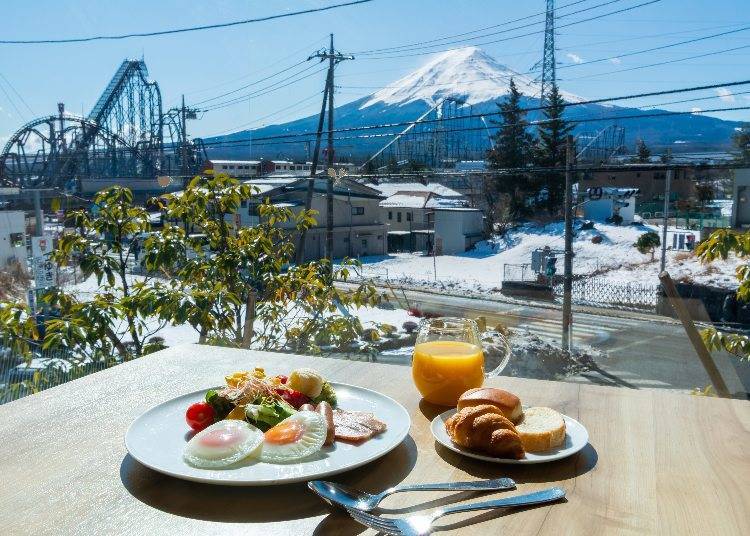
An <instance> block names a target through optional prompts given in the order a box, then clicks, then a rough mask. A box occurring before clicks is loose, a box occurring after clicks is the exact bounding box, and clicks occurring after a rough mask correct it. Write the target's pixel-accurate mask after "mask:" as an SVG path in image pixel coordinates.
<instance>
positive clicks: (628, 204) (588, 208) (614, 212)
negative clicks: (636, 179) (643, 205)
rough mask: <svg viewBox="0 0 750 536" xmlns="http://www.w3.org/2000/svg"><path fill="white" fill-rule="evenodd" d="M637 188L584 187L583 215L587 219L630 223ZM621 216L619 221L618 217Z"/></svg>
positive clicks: (632, 216) (633, 212) (633, 214)
mask: <svg viewBox="0 0 750 536" xmlns="http://www.w3.org/2000/svg"><path fill="white" fill-rule="evenodd" d="M639 193H640V190H638V189H637V188H607V187H593V188H586V194H585V197H584V199H583V217H584V218H586V219H587V220H594V221H601V222H607V223H620V224H622V225H630V224H631V223H633V218H634V216H635V198H636V196H637V195H638V194H639ZM618 216H619V217H620V218H622V219H621V220H620V221H619V222H618V221H616V220H617V219H618V218H617V217H618Z"/></svg>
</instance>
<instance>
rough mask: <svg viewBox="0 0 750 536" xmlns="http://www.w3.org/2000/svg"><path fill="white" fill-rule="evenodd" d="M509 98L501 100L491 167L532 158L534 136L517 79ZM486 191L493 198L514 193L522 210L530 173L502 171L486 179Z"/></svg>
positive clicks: (515, 166)
mask: <svg viewBox="0 0 750 536" xmlns="http://www.w3.org/2000/svg"><path fill="white" fill-rule="evenodd" d="M509 90H510V92H509V94H508V96H507V98H506V99H505V100H504V101H503V102H501V103H498V108H499V111H500V117H501V120H500V121H496V122H494V124H497V125H499V128H498V130H497V132H496V134H495V135H494V148H493V149H491V150H490V151H489V152H488V153H487V159H488V161H489V164H490V167H491V168H494V169H505V168H511V169H513V170H518V169H520V168H524V167H526V166H527V165H528V164H529V163H530V162H531V160H532V148H533V145H534V138H533V137H532V135H531V134H530V133H529V131H528V129H529V123H528V121H527V120H526V111H525V110H523V109H522V108H521V97H522V96H523V95H522V94H521V92H520V91H519V90H518V87H517V86H516V83H515V82H514V81H513V79H512V78H511V80H510V87H509ZM485 184H486V188H487V191H486V195H487V197H488V199H490V200H493V202H491V203H490V205H494V204H495V203H494V199H496V197H497V195H498V194H500V193H507V194H510V195H511V203H512V205H513V209H514V211H520V210H523V207H524V203H523V197H524V195H525V191H526V190H527V189H528V187H529V182H528V175H527V174H526V173H523V172H520V171H511V172H508V173H503V174H501V175H498V176H497V177H494V178H493V179H491V180H487V181H486V182H485Z"/></svg>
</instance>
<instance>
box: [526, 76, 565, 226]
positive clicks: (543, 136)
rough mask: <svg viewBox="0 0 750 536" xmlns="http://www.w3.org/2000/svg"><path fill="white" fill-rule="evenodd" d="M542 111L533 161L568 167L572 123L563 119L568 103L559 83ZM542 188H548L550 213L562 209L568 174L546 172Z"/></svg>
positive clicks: (548, 208)
mask: <svg viewBox="0 0 750 536" xmlns="http://www.w3.org/2000/svg"><path fill="white" fill-rule="evenodd" d="M545 105H546V106H545V108H544V110H543V112H542V115H543V118H544V119H543V121H542V122H540V123H539V126H538V127H537V143H536V147H535V151H534V160H535V163H536V165H537V166H540V167H544V168H561V167H563V166H564V165H565V158H566V138H567V137H568V135H569V134H570V133H571V132H572V131H573V127H574V125H573V123H571V122H570V121H566V120H565V119H564V118H563V113H564V112H565V101H564V100H563V98H562V95H560V91H559V90H558V88H557V84H553V85H552V89H551V90H550V92H549V95H547V98H546V99H545ZM541 181H542V187H544V188H546V189H547V193H548V195H547V202H546V204H547V210H549V211H550V212H553V211H556V210H558V209H559V208H560V207H562V203H563V197H564V195H565V173H564V172H563V171H545V172H544V173H543V175H542V177H541Z"/></svg>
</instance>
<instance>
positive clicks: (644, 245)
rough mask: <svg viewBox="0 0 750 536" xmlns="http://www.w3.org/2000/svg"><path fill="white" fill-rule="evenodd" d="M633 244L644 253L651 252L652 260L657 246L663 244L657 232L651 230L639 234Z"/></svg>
mask: <svg viewBox="0 0 750 536" xmlns="http://www.w3.org/2000/svg"><path fill="white" fill-rule="evenodd" d="M633 246H634V247H635V248H636V249H637V250H638V251H640V252H641V253H643V254H644V255H645V254H646V253H651V260H652V261H653V260H654V254H655V253H656V248H658V247H659V246H661V239H660V238H659V235H658V234H657V233H655V232H653V231H649V232H648V233H643V234H642V235H641V236H639V237H638V240H636V241H635V244H633Z"/></svg>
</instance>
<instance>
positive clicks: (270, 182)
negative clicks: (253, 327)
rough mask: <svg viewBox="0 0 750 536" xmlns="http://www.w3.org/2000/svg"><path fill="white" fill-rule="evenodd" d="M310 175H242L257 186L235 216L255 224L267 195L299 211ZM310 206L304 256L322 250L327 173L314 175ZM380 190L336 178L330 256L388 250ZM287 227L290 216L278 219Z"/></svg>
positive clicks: (320, 254) (314, 255)
mask: <svg viewBox="0 0 750 536" xmlns="http://www.w3.org/2000/svg"><path fill="white" fill-rule="evenodd" d="M309 181H310V179H309V178H295V177H282V176H279V177H265V178H260V179H254V180H249V181H246V184H250V185H252V186H253V187H255V188H256V189H257V194H256V195H255V196H253V198H251V199H249V200H247V201H243V202H242V205H241V208H240V211H239V213H237V214H235V215H234V218H233V220H234V221H235V222H236V223H237V224H239V225H241V226H252V225H257V224H258V223H259V221H260V217H259V215H258V206H259V205H260V204H261V203H263V202H264V200H266V199H268V200H269V201H270V202H271V203H272V204H274V205H276V206H279V207H285V208H289V209H291V210H292V212H294V213H299V212H300V211H301V210H303V209H304V207H305V198H306V196H307V188H308V184H309ZM314 181H315V182H314V190H313V199H312V206H311V208H312V210H316V211H317V212H318V214H317V215H316V216H315V219H316V221H317V224H316V225H315V226H314V227H312V228H311V229H308V231H307V234H306V238H305V253H304V260H306V261H307V260H315V259H320V258H323V257H324V256H325V242H326V216H327V203H326V188H327V182H328V179H326V178H322V177H321V178H316V179H314ZM381 200H382V195H381V194H380V192H379V191H377V190H375V189H373V188H370V187H368V186H365V185H363V184H360V183H358V182H355V181H353V180H351V179H347V178H345V177H344V178H342V179H339V180H338V181H336V183H335V184H334V195H333V244H334V250H333V256H334V258H343V257H360V256H368V255H384V254H385V253H386V226H385V224H384V222H383V221H382V220H381V218H380V208H379V203H380V201H381ZM279 225H281V226H282V227H283V228H285V229H288V230H289V232H292V233H294V232H296V231H295V230H294V222H287V223H283V224H279Z"/></svg>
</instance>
